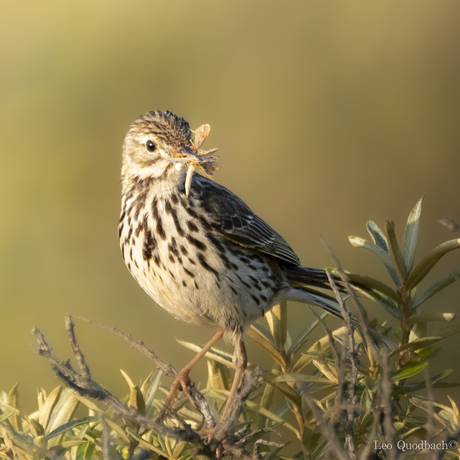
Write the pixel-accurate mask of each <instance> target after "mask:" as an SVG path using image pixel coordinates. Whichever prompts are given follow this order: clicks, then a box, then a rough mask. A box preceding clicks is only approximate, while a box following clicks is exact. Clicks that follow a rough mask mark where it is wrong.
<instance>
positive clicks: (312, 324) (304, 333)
mask: <svg viewBox="0 0 460 460" xmlns="http://www.w3.org/2000/svg"><path fill="white" fill-rule="evenodd" d="M317 315H318V316H319V318H320V319H324V318H325V317H326V316H327V313H326V312H325V311H324V310H320V311H318V313H317ZM319 318H317V317H315V318H314V319H312V320H311V321H309V322H308V324H307V325H306V326H305V327H304V328H303V329H302V330H301V331H300V332H299V334H298V335H297V337H296V338H295V339H294V341H293V342H292V345H291V346H290V348H289V350H288V352H287V354H288V355H294V354H295V353H297V352H298V351H299V350H300V349H301V348H302V347H303V346H304V345H305V343H306V342H307V340H308V336H309V335H310V333H311V332H312V331H313V330H314V329H315V328H316V326H318V324H319Z"/></svg>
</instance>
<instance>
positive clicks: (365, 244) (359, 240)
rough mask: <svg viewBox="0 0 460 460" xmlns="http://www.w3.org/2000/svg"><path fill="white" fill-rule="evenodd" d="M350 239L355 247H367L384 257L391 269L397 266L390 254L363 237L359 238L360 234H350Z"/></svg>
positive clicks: (381, 257)
mask: <svg viewBox="0 0 460 460" xmlns="http://www.w3.org/2000/svg"><path fill="white" fill-rule="evenodd" d="M348 240H349V241H350V243H351V245H352V246H354V247H355V248H365V249H369V250H370V251H372V252H373V253H374V254H376V255H378V256H379V257H380V259H382V261H383V263H384V264H385V265H388V266H389V267H390V268H391V269H393V270H395V266H394V264H393V261H392V260H391V257H390V254H389V253H388V252H386V251H384V250H383V249H382V248H380V247H379V246H377V245H375V244H373V243H371V242H369V241H367V240H365V239H363V238H359V237H358V236H349V237H348Z"/></svg>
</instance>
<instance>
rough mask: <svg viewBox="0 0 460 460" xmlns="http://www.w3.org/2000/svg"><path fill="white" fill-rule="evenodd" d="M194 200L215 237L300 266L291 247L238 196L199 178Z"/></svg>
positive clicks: (194, 189)
mask: <svg viewBox="0 0 460 460" xmlns="http://www.w3.org/2000/svg"><path fill="white" fill-rule="evenodd" d="M194 182H195V184H194V186H193V187H192V191H193V194H192V197H193V198H194V199H196V200H198V201H199V207H200V208H201V209H202V210H203V211H204V217H206V218H210V219H211V221H212V225H211V229H212V232H213V233H216V234H217V235H220V236H222V237H223V238H226V239H227V240H229V241H232V242H233V243H236V244H239V245H241V246H243V247H248V248H253V249H257V250H259V251H260V252H263V253H265V254H269V255H271V256H273V257H276V258H278V259H281V260H284V261H286V262H289V263H291V264H294V265H299V264H300V261H299V258H298V257H297V256H296V254H295V252H294V251H293V249H292V248H291V247H290V246H289V244H288V243H287V242H286V241H285V240H284V239H283V238H282V237H281V236H280V235H279V234H278V233H277V232H275V230H273V229H272V228H271V227H270V226H269V225H267V224H266V223H265V222H264V221H263V220H262V219H261V218H260V217H258V216H256V215H255V214H254V213H253V212H252V211H251V209H249V207H248V206H247V205H246V203H244V201H243V200H241V199H240V198H238V197H237V196H236V195H235V194H233V193H232V192H230V190H227V189H226V188H225V187H222V186H221V185H219V184H216V183H215V182H212V181H211V180H209V179H207V178H205V177H202V176H198V175H196V176H195V178H194Z"/></svg>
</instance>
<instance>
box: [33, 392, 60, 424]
mask: <svg viewBox="0 0 460 460" xmlns="http://www.w3.org/2000/svg"><path fill="white" fill-rule="evenodd" d="M61 389H62V387H60V386H59V387H57V388H55V389H54V390H53V391H52V392H51V393H50V395H49V396H48V397H47V398H46V401H45V404H44V405H43V407H42V409H41V410H40V415H39V417H38V422H39V423H40V425H41V426H42V427H43V428H45V429H46V427H47V425H48V421H49V418H50V416H51V411H52V410H53V407H54V405H55V404H56V403H57V401H58V400H59V396H60V394H61Z"/></svg>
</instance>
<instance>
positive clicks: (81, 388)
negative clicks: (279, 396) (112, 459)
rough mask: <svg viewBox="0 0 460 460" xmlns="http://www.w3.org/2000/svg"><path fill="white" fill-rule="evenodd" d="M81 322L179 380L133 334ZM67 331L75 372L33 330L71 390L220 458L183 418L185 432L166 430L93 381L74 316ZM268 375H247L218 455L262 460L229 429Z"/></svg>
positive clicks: (224, 424) (205, 408) (201, 406)
mask: <svg viewBox="0 0 460 460" xmlns="http://www.w3.org/2000/svg"><path fill="white" fill-rule="evenodd" d="M80 319H82V320H83V321H85V322H88V323H92V324H95V325H96V326H98V327H100V328H101V329H105V330H108V331H110V332H112V333H114V334H116V335H118V336H119V337H121V338H123V339H124V340H126V341H127V342H128V343H129V344H130V345H131V347H133V348H136V349H137V350H139V351H140V352H141V353H142V354H144V355H145V356H147V357H148V358H149V359H151V360H152V361H153V362H154V363H155V364H156V365H157V367H158V368H159V369H161V370H162V371H163V372H164V373H165V374H166V375H169V376H171V377H175V376H176V375H177V371H176V369H174V367H173V366H171V365H169V364H166V363H164V362H163V361H161V359H160V358H158V356H157V355H156V354H155V353H154V352H153V351H151V350H149V349H148V348H146V347H145V345H144V344H143V343H142V342H139V341H136V340H135V339H133V338H132V337H131V336H130V335H128V334H125V333H123V332H121V331H119V330H118V329H116V328H112V327H109V326H106V325H104V324H101V323H96V322H94V321H91V320H88V319H86V318H80ZM65 328H66V332H67V336H68V338H69V342H70V344H71V346H72V351H73V354H74V356H75V359H76V361H77V366H78V371H76V370H74V369H72V366H71V365H70V364H69V362H63V361H61V360H60V359H59V358H57V356H56V355H55V354H54V352H53V350H52V348H51V347H50V346H49V345H48V343H47V342H46V340H45V337H44V336H43V334H42V333H41V332H40V331H39V330H38V329H37V328H34V329H33V330H32V333H33V334H34V336H35V338H36V340H37V343H38V347H36V348H35V351H36V353H37V354H39V355H40V356H44V357H45V358H46V359H48V361H50V363H51V367H52V369H53V371H54V373H55V374H56V376H57V377H58V379H60V380H62V381H63V382H64V383H65V384H66V385H67V386H68V387H69V388H72V389H73V390H75V391H76V392H77V393H78V394H80V395H82V396H88V397H90V398H93V399H96V400H99V401H103V402H104V403H105V404H106V405H107V406H108V407H109V408H110V410H111V411H112V412H113V413H114V414H115V415H117V416H119V417H123V418H125V419H129V420H131V421H133V422H135V423H137V424H139V425H142V426H144V427H145V428H147V429H148V430H153V431H155V432H156V433H159V434H161V435H163V436H167V437H169V438H172V439H177V440H181V441H186V442H193V443H196V444H198V447H199V450H200V452H201V454H202V455H204V456H205V457H208V458H216V457H215V453H214V452H213V451H212V449H211V445H207V444H206V441H207V436H206V434H203V433H202V434H199V433H197V432H196V431H194V430H193V429H192V428H191V427H190V426H189V425H188V424H187V423H185V422H184V421H183V420H182V419H181V418H180V417H179V415H177V414H174V415H175V416H176V418H177V419H178V420H179V422H181V425H182V429H178V428H176V429H172V428H168V427H165V426H164V425H161V424H159V423H156V422H154V421H153V420H150V419H148V418H146V417H145V416H143V415H141V414H140V413H138V412H137V411H136V410H135V409H133V408H130V407H127V406H126V405H125V404H123V403H122V402H121V401H120V400H119V399H118V398H117V397H115V396H114V395H112V394H111V393H110V392H109V391H108V390H106V389H105V388H103V387H102V386H101V385H100V384H99V383H97V382H95V381H94V380H92V379H91V372H90V369H89V367H88V366H87V364H86V361H85V358H84V356H83V353H82V352H81V349H80V346H79V344H78V342H77V339H76V337H75V332H74V322H73V320H72V318H71V316H70V315H66V316H65ZM264 375H265V371H263V370H262V369H261V368H256V369H255V370H254V371H253V372H251V373H250V374H247V375H246V376H245V379H244V383H243V385H242V386H241V388H240V390H239V392H238V393H237V395H236V397H235V404H234V405H233V406H232V409H231V410H230V412H229V413H228V415H227V416H226V418H225V419H224V420H222V421H221V423H220V424H219V426H218V429H217V431H216V434H215V437H214V439H215V440H216V441H218V443H219V445H218V446H217V451H216V453H217V454H218V455H221V454H222V453H224V454H229V455H234V456H238V457H239V458H242V459H244V460H262V456H261V455H260V454H259V453H258V448H257V446H256V445H255V446H254V452H253V453H250V452H249V451H247V450H245V448H244V444H245V442H247V440H246V439H237V438H236V437H235V436H232V435H230V434H229V430H230V428H231V427H232V426H233V425H234V424H235V423H236V422H237V421H238V418H239V416H240V415H241V412H242V411H243V409H244V408H245V407H246V400H247V398H248V397H249V395H250V393H251V392H252V391H253V390H254V389H256V388H258V387H259V386H261V385H262V384H263V383H264ZM188 390H189V391H188V392H185V393H188V395H187V396H188V397H189V400H190V401H191V402H192V404H193V405H194V406H195V408H196V409H197V410H198V411H199V412H201V414H202V415H203V416H204V418H205V420H206V423H207V426H208V428H213V427H215V421H214V418H213V416H212V414H211V411H210V408H209V405H208V403H207V401H206V400H205V398H204V396H203V395H202V394H201V393H200V392H199V391H198V390H197V389H196V387H195V386H194V384H193V382H191V384H190V386H189V387H188ZM104 431H105V430H104ZM205 431H206V430H205ZM107 442H108V436H107V434H106V435H105V437H104V450H103V455H104V456H105V457H106V456H107V455H108V447H107ZM259 444H260V443H259ZM270 445H271V444H270ZM273 445H274V444H273Z"/></svg>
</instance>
